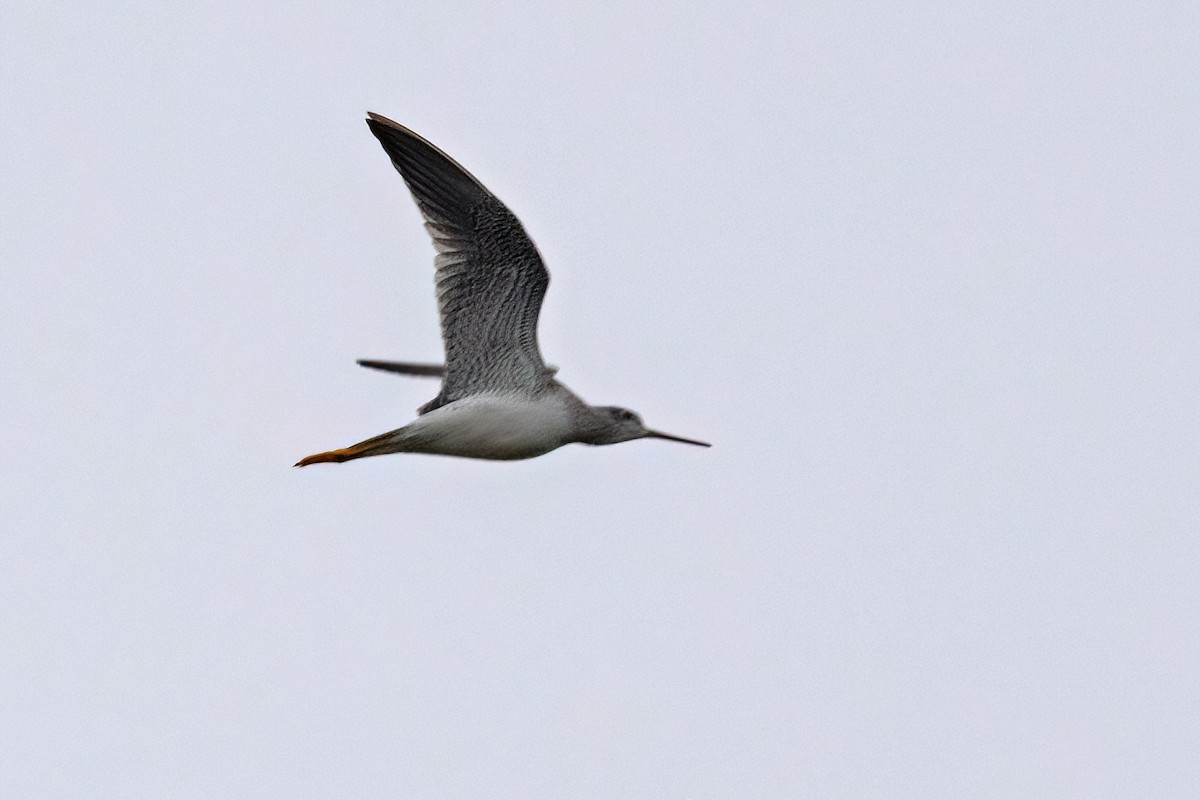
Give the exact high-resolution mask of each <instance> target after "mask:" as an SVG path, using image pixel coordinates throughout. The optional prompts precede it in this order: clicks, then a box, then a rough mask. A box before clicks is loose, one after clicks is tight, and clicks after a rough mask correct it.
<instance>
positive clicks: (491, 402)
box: [406, 395, 571, 460]
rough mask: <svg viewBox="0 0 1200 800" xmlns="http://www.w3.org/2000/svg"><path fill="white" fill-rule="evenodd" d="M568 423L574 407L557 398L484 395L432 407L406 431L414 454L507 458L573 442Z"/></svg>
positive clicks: (534, 453)
mask: <svg viewBox="0 0 1200 800" xmlns="http://www.w3.org/2000/svg"><path fill="white" fill-rule="evenodd" d="M570 421H571V415H570V409H569V408H568V407H567V405H566V404H565V403H563V402H562V401H561V400H560V399H559V398H557V397H554V396H553V395H551V396H548V397H545V398H541V399H539V400H537V401H534V400H529V399H526V398H519V397H510V396H489V395H480V396H476V397H467V398H464V399H462V400H456V401H455V402H453V403H450V404H449V405H444V406H442V407H441V408H437V409H434V410H433V411H430V412H429V413H428V414H425V415H423V416H421V417H418V418H417V419H416V421H415V422H413V423H412V424H411V425H409V426H408V427H407V429H406V430H407V432H408V433H409V434H410V436H411V437H412V438H411V440H410V441H411V446H412V452H419V453H438V454H442V455H448V456H463V457H466V458H491V459H502V460H509V459H518V458H533V457H534V456H540V455H542V454H543V453H548V452H550V451H551V450H554V449H555V448H558V447H562V446H563V445H564V444H566V443H567V442H569V441H571V436H570V434H571V425H570Z"/></svg>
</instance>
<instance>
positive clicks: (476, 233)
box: [367, 114, 552, 414]
mask: <svg viewBox="0 0 1200 800" xmlns="http://www.w3.org/2000/svg"><path fill="white" fill-rule="evenodd" d="M368 116H369V119H368V120H367V125H368V126H370V128H371V132H372V133H373V134H375V137H376V138H377V139H379V142H380V144H382V145H383V149H384V150H385V151H386V152H387V154H388V156H389V157H390V158H391V159H392V165H393V166H395V167H396V170H397V171H398V172H399V173H400V175H401V177H402V178H404V182H405V183H406V184H408V188H409V191H411V192H412V195H413V199H415V200H416V202H417V207H418V208H419V209H420V210H421V214H422V216H424V218H425V227H426V229H427V230H428V231H429V234H430V236H431V237H432V238H433V246H434V249H435V250H436V251H437V256H436V257H435V258H434V264H435V266H436V268H437V271H436V280H437V297H438V309H439V311H440V313H441V318H442V339H443V341H444V344H445V348H446V368H445V369H446V371H445V375H444V377H443V379H442V391H441V393H440V394H438V396H437V397H436V398H434V399H433V400H432V401H430V402H429V403H426V404H425V405H424V406H422V408H421V413H422V414H424V413H426V412H428V411H432V410H433V409H435V408H437V407H439V406H443V405H445V404H446V403H450V402H452V401H454V400H458V399H460V398H462V397H466V396H467V395H471V394H478V393H481V392H489V391H496V392H505V393H522V394H530V395H532V394H537V393H538V392H539V391H541V390H542V389H543V388H545V387H546V386H547V385H548V384H549V382H550V379H551V375H552V373H551V372H550V371H549V370H547V368H546V364H545V362H544V361H543V360H542V355H541V353H540V352H539V350H538V345H537V321H538V313H539V312H540V311H541V307H542V298H543V297H544V296H545V294H546V287H547V286H548V285H549V283H550V275H549V273H548V272H547V271H546V267H545V265H544V264H543V263H542V259H541V256H540V255H538V251H537V248H536V247H535V246H534V244H533V242H532V241H531V240H530V239H529V237H528V235H526V233H525V229H524V228H523V227H522V226H521V222H520V220H518V219H517V218H516V216H515V215H514V214H513V213H512V212H511V211H509V210H508V209H507V208H506V207H505V205H504V204H503V203H501V202H500V201H499V200H498V199H497V198H496V197H495V196H494V195H493V194H492V193H491V192H489V191H488V190H487V188H485V187H484V185H483V184H481V183H480V182H479V181H478V180H476V179H475V178H474V177H473V176H472V175H471V173H469V172H467V171H466V170H465V169H463V168H462V167H461V166H459V165H458V164H457V163H456V162H455V161H454V160H453V159H452V158H450V157H449V156H447V155H446V154H445V153H443V152H442V151H441V150H439V149H437V148H436V147H434V146H433V145H432V144H430V143H429V142H427V141H425V140H424V139H422V138H421V137H420V136H418V135H417V134H415V133H413V132H412V131H410V130H408V129H407V128H405V127H404V126H402V125H399V124H397V123H395V122H393V121H391V120H390V119H387V118H386V117H381V116H379V115H378V114H369V115H368Z"/></svg>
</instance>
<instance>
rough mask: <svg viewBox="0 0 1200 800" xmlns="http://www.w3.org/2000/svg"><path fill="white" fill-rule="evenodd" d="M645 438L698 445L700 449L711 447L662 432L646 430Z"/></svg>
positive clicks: (705, 443)
mask: <svg viewBox="0 0 1200 800" xmlns="http://www.w3.org/2000/svg"><path fill="white" fill-rule="evenodd" d="M646 437H647V438H649V439H667V440H668V441H672V442H683V443H684V444H695V445H699V446H700V447H712V445H711V444H709V443H708V442H700V441H697V440H695V439H685V438H683V437H682V436H672V435H671V434H669V433H663V432H662V431H650V430H648V431H646Z"/></svg>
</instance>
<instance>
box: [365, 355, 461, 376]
mask: <svg viewBox="0 0 1200 800" xmlns="http://www.w3.org/2000/svg"><path fill="white" fill-rule="evenodd" d="M358 365H359V366H360V367H369V368H370V369H380V370H383V371H384V372H398V373H400V374H401V375H415V376H419V377H422V378H440V377H442V376H443V375H445V374H446V368H445V367H444V366H442V365H441V364H414V363H412V362H411V361H376V360H374V359H371V358H360V359H359V360H358Z"/></svg>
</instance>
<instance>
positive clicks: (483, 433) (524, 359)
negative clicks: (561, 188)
mask: <svg viewBox="0 0 1200 800" xmlns="http://www.w3.org/2000/svg"><path fill="white" fill-rule="evenodd" d="M367 125H368V126H369V127H370V128H371V132H372V133H373V134H375V137H376V138H377V139H379V142H380V144H382V145H383V149H384V150H385V151H386V152H387V154H388V157H389V158H390V159H391V160H392V165H393V166H394V167H395V168H396V170H397V171H398V172H399V173H400V176H401V177H402V178H403V179H404V182H405V183H406V184H407V185H408V188H409V191H410V192H412V196H413V199H414V200H416V202H417V208H419V209H420V211H421V215H422V216H423V217H424V218H425V227H426V228H427V229H428V231H429V235H430V236H431V237H432V238H433V246H434V249H435V250H436V251H437V255H436V256H435V258H434V265H435V267H436V270H435V280H436V283H437V299H438V310H439V311H440V313H441V321H442V341H443V343H444V345H445V350H446V363H445V365H441V364H415V363H410V362H404V361H375V360H370V359H364V360H361V361H359V362H358V363H359V364H362V365H363V366H364V367H371V368H372V369H381V370H385V371H387V372H396V373H400V374H403V375H417V376H428V377H439V376H440V377H441V379H442V388H441V391H440V392H438V395H437V397H435V398H433V400H430V401H429V402H428V403H426V404H425V405H423V406H421V408H420V410H419V412H418V413H419V416H418V417H417V419H416V420H414V421H413V422H411V423H409V424H408V425H405V426H404V427H402V428H397V429H396V430H394V431H389V432H388V433H384V434H380V435H379V436H374V437H372V438H370V439H367V440H365V441H362V442H359V443H358V444H355V445H351V446H350V447H345V448H342V449H340V450H330V451H328V452H324V453H316V454H314V455H311V456H308V457H306V458H303V459H301V460H300V462H299V463H298V464H297V465H296V466H299V467H303V466H307V465H309V464H319V463H323V462H342V461H349V460H351V459H356V458H364V457H366V456H376V455H383V454H385V453H431V454H438V455H452V456H462V457H464V458H486V459H496V460H513V459H521V458H533V457H535V456H539V455H542V454H543V453H548V452H550V451H551V450H555V449H557V448H559V447H562V446H563V445H565V444H570V443H571V442H582V443H584V444H597V445H599V444H616V443H618V442H628V441H632V440H634V439H646V438H656V439H669V440H672V441H677V442H684V443H687V444H696V445H702V446H704V447H708V444H707V443H705V442H698V441H695V440H693V439H684V438H682V437H679V436H672V435H670V434H666V433H662V432H661V431H655V430H651V429H649V428H647V427H646V426H645V425H644V424H642V420H641V418H640V417H639V416H638V415H637V414H634V413H633V412H632V411H629V410H628V409H624V408H619V407H616V406H591V405H588V404H587V403H585V402H584V401H583V400H581V399H580V398H579V397H577V396H576V395H575V394H574V393H573V392H572V391H571V390H570V389H568V388H567V387H566V386H563V385H562V384H561V383H559V382H558V381H557V380H555V379H554V374H555V371H556V370H555V369H554V368H553V367H548V366H546V362H545V361H543V360H542V354H541V352H540V351H539V350H538V344H537V322H538V314H539V312H540V311H541V308H542V298H544V297H545V295H546V287H547V286H548V285H549V283H550V275H549V273H547V272H546V267H545V265H544V264H543V263H542V257H541V256H540V255H538V251H537V248H536V247H535V246H534V244H533V242H532V241H531V240H530V238H529V236H527V235H526V233H525V229H524V228H523V227H522V226H521V223H520V221H519V220H518V219H517V218H516V217H515V216H514V215H513V213H512V212H511V211H509V210H508V209H507V208H506V207H505V205H504V204H503V203H501V202H500V201H499V200H498V199H497V198H496V196H495V195H493V194H492V193H491V192H489V191H488V190H487V189H486V188H485V187H484V185H483V184H482V183H480V182H479V181H478V180H476V179H475V178H474V176H472V175H471V173H469V172H467V171H466V170H465V169H463V168H462V167H461V166H459V165H458V163H457V162H455V161H454V159H452V158H450V157H449V156H448V155H446V154H445V153H443V152H442V151H441V150H439V149H437V148H436V147H434V146H433V145H432V144H430V143H429V142H427V141H425V140H424V139H422V138H421V137H420V136H418V135H417V134H415V133H413V132H412V131H410V130H409V129H408V128H405V127H404V126H403V125H399V124H397V123H395V122H392V121H391V120H390V119H387V118H386V117H381V116H379V115H378V114H368V119H367Z"/></svg>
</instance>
